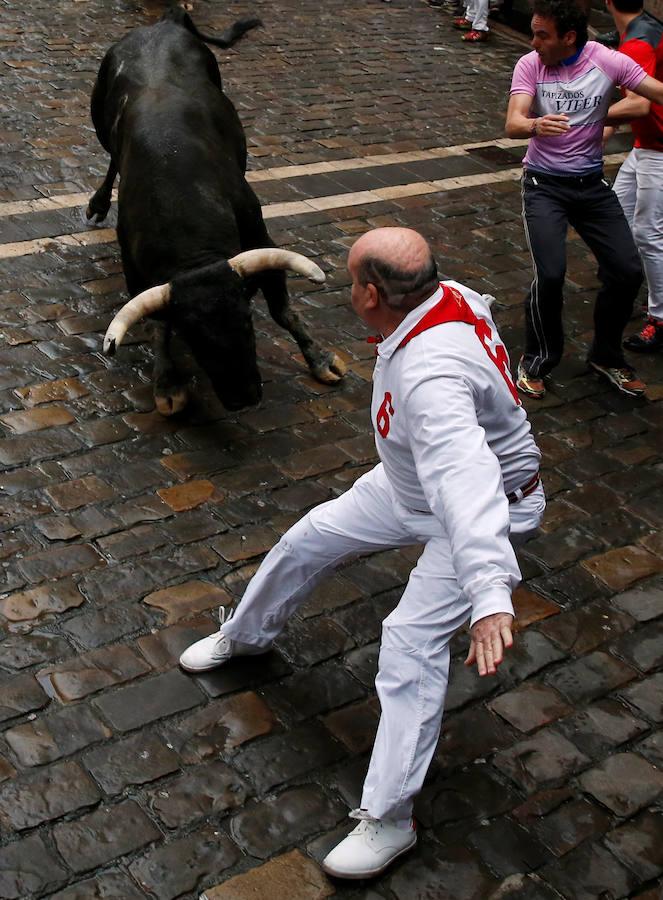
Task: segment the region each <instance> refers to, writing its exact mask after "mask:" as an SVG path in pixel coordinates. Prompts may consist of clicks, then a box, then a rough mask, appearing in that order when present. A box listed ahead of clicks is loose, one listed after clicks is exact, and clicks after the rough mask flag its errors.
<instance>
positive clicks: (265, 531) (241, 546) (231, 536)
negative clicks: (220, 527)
mask: <svg viewBox="0 0 663 900" xmlns="http://www.w3.org/2000/svg"><path fill="white" fill-rule="evenodd" d="M277 542H278V535H277V534H276V533H275V532H274V530H273V529H272V528H268V527H266V526H263V525H258V526H257V527H254V528H245V529H242V532H241V533H228V534H224V535H221V537H218V538H216V540H214V541H212V544H211V546H212V548H213V549H214V550H216V552H217V553H218V554H219V556H221V557H222V558H223V559H225V560H226V562H238V561H240V560H245V559H252V558H253V557H254V556H260V555H261V554H263V553H267V552H269V550H271V549H272V547H273V546H274V545H275V544H276V543H277Z"/></svg>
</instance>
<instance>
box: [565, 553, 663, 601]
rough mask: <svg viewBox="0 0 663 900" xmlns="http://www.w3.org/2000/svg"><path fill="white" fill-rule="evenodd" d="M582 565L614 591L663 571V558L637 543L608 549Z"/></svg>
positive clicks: (584, 561)
mask: <svg viewBox="0 0 663 900" xmlns="http://www.w3.org/2000/svg"><path fill="white" fill-rule="evenodd" d="M582 565H583V566H584V567H585V568H586V569H587V571H588V572H590V573H591V574H592V575H595V576H596V577H597V578H599V579H600V580H601V581H602V582H603V583H604V584H606V585H607V586H608V587H609V588H610V589H611V590H613V591H623V590H624V589H625V588H627V587H630V585H632V584H634V583H635V582H636V581H640V579H642V578H647V576H649V575H655V574H656V573H658V572H661V571H663V560H661V559H658V558H657V557H655V556H653V555H652V554H651V553H648V552H647V551H646V550H644V549H643V548H642V547H638V546H637V545H632V546H630V547H620V548H618V549H616V550H608V552H607V553H601V554H600V555H599V556H592V557H590V558H589V559H585V560H583V561H582Z"/></svg>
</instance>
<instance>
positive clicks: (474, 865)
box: [387, 848, 498, 900]
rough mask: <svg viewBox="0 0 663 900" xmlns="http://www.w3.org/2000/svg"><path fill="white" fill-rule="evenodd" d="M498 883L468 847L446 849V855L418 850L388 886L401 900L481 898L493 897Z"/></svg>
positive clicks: (393, 876) (396, 871)
mask: <svg viewBox="0 0 663 900" xmlns="http://www.w3.org/2000/svg"><path fill="white" fill-rule="evenodd" d="M497 884H498V882H497V880H496V879H495V878H494V877H493V876H491V875H490V874H489V873H488V872H487V871H486V870H485V869H484V868H483V866H482V865H481V863H480V860H479V858H478V855H477V854H476V852H474V853H473V852H471V851H469V850H467V849H465V848H453V849H445V852H444V854H439V853H436V852H435V851H434V850H433V849H432V848H431V849H430V850H428V852H427V851H426V850H425V849H424V848H421V849H418V850H417V852H416V853H412V854H409V855H408V856H406V857H405V859H404V862H403V863H402V864H401V865H399V866H398V867H397V868H396V870H395V872H394V873H393V874H390V875H389V876H388V877H387V886H388V888H389V889H390V890H392V891H393V892H394V894H395V895H396V897H398V900H415V898H417V897H422V898H424V897H425V898H427V897H435V900H480V898H482V897H489V896H490V894H491V892H492V891H494V890H495V888H496V887H497Z"/></svg>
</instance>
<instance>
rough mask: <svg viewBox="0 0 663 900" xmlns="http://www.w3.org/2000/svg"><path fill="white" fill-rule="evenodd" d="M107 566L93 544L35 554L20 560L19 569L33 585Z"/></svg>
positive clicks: (59, 548)
mask: <svg viewBox="0 0 663 900" xmlns="http://www.w3.org/2000/svg"><path fill="white" fill-rule="evenodd" d="M104 565H106V561H105V560H104V559H103V558H102V557H101V556H100V555H99V554H98V553H97V551H96V550H95V548H94V547H93V546H92V545H91V544H74V545H72V546H65V547H58V548H54V549H53V550H45V551H44V552H43V553H34V554H31V555H30V556H26V557H24V558H23V559H21V560H19V562H18V567H19V569H20V570H21V572H22V573H23V574H24V575H25V577H26V578H27V579H28V581H31V582H33V583H36V582H39V581H46V580H47V579H53V578H66V577H67V576H68V575H74V574H78V573H81V572H86V571H87V570H88V569H92V568H96V567H97V566H104Z"/></svg>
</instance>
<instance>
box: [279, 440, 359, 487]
mask: <svg viewBox="0 0 663 900" xmlns="http://www.w3.org/2000/svg"><path fill="white" fill-rule="evenodd" d="M349 460H350V456H349V455H348V454H347V453H345V452H344V451H343V450H341V449H339V448H337V447H334V446H332V445H328V446H326V447H316V448H315V449H314V450H304V451H300V452H299V453H296V454H294V455H293V456H291V457H289V458H287V459H283V460H281V461H279V463H278V467H279V469H280V470H281V472H283V474H284V475H285V476H286V477H288V478H294V479H295V481H300V480H301V479H303V478H311V477H314V476H317V475H322V474H323V473H324V472H331V471H333V470H334V469H340V468H342V467H343V466H344V465H345V464H346V463H347V462H348V461H349Z"/></svg>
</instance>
